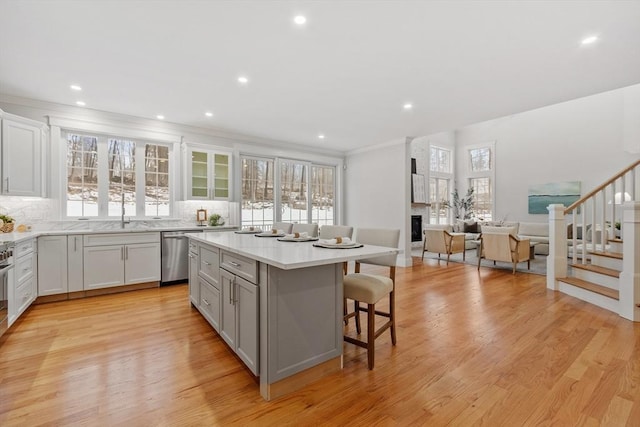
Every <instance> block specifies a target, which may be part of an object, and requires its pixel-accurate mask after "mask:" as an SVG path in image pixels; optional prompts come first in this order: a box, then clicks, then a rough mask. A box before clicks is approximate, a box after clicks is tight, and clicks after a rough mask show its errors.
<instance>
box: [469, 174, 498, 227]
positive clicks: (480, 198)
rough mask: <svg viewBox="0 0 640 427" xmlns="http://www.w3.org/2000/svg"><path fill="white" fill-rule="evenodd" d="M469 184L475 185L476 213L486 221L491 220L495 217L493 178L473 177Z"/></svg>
mask: <svg viewBox="0 0 640 427" xmlns="http://www.w3.org/2000/svg"><path fill="white" fill-rule="evenodd" d="M469 185H470V186H471V187H473V190H474V194H475V207H474V212H475V215H476V216H477V217H478V218H482V219H483V220H484V221H491V219H492V218H493V197H491V194H492V191H491V178H471V179H470V180H469Z"/></svg>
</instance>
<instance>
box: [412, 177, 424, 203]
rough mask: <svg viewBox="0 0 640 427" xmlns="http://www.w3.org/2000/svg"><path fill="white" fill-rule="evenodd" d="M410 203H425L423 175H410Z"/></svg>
mask: <svg viewBox="0 0 640 427" xmlns="http://www.w3.org/2000/svg"><path fill="white" fill-rule="evenodd" d="M411 202H412V203H427V190H426V187H425V181H424V175H420V174H417V173H414V174H412V175H411Z"/></svg>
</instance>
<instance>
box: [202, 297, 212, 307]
mask: <svg viewBox="0 0 640 427" xmlns="http://www.w3.org/2000/svg"><path fill="white" fill-rule="evenodd" d="M202 302H203V303H205V304H207V305H211V304H209V301H207V299H206V298H202Z"/></svg>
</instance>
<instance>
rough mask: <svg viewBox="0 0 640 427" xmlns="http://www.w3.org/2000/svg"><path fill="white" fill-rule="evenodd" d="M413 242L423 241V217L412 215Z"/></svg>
mask: <svg viewBox="0 0 640 427" xmlns="http://www.w3.org/2000/svg"><path fill="white" fill-rule="evenodd" d="M411 241H412V242H421V241H422V215H411Z"/></svg>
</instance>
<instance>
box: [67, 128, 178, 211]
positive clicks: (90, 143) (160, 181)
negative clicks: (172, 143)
mask: <svg viewBox="0 0 640 427" xmlns="http://www.w3.org/2000/svg"><path fill="white" fill-rule="evenodd" d="M64 137H65V138H66V140H67V203H66V215H67V216H68V217H98V218H101V217H102V218H106V217H119V216H120V215H122V208H123V206H124V209H125V211H124V214H125V215H127V216H138V217H142V216H153V217H159V216H169V215H170V210H171V209H170V208H171V203H170V200H171V199H170V191H169V190H170V189H169V146H167V145H162V144H151V143H145V142H142V141H134V140H131V139H127V138H117V137H108V136H104V135H83V134H78V133H74V132H65V133H64Z"/></svg>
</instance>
